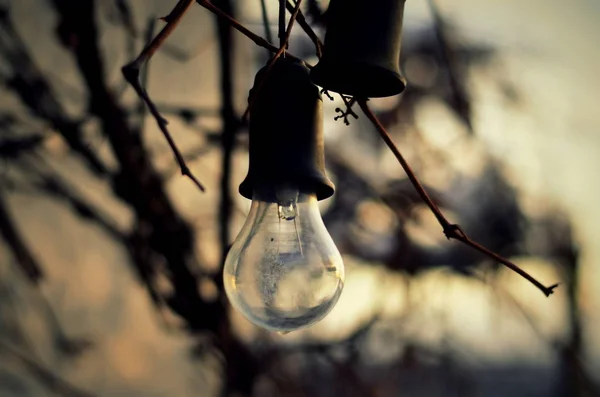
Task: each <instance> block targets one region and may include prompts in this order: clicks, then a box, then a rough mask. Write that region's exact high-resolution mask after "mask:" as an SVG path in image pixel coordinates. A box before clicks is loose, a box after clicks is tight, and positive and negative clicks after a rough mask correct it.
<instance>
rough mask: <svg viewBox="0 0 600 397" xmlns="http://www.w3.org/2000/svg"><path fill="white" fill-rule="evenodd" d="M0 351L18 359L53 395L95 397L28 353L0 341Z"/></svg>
mask: <svg viewBox="0 0 600 397" xmlns="http://www.w3.org/2000/svg"><path fill="white" fill-rule="evenodd" d="M0 349H2V350H4V351H5V352H7V353H8V354H10V355H11V356H13V357H15V358H16V359H18V360H19V361H20V362H21V363H22V364H23V365H24V366H25V368H27V370H28V371H29V372H30V373H31V374H32V375H33V376H34V377H35V378H36V379H37V380H38V381H39V382H40V383H41V384H42V385H44V386H45V387H46V388H48V389H49V390H50V391H52V392H53V393H56V394H59V395H62V396H66V397H93V396H94V395H93V394H90V393H88V392H86V391H83V390H80V389H79V388H77V387H76V386H73V385H72V384H70V383H69V382H67V381H65V380H63V379H61V378H60V377H59V376H58V375H56V374H54V372H52V371H51V370H50V369H49V368H47V367H45V366H44V365H43V364H42V363H40V362H38V361H37V360H35V359H33V358H31V357H29V355H27V354H26V353H24V352H22V351H21V350H19V349H17V348H16V347H14V346H12V345H11V344H10V343H8V342H5V341H3V340H1V339H0Z"/></svg>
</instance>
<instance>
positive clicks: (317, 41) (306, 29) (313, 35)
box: [269, 1, 323, 59]
mask: <svg viewBox="0 0 600 397" xmlns="http://www.w3.org/2000/svg"><path fill="white" fill-rule="evenodd" d="M286 7H287V9H288V11H289V12H294V9H295V6H294V5H293V4H292V3H291V2H290V1H288V2H287V3H286ZM296 21H298V24H299V25H300V26H301V27H302V30H304V32H306V34H307V35H308V37H309V38H310V39H311V41H312V42H313V43H314V45H315V52H316V54H317V58H319V59H321V57H322V56H323V43H322V42H321V40H320V39H319V36H317V34H316V33H315V31H314V30H313V29H312V28H311V27H310V25H309V23H308V21H307V20H306V18H305V17H304V14H303V13H302V10H300V9H298V15H297V16H296ZM269 41H270V40H269Z"/></svg>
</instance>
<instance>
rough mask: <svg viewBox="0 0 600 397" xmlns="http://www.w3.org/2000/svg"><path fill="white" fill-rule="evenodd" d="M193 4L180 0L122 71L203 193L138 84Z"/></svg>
mask: <svg viewBox="0 0 600 397" xmlns="http://www.w3.org/2000/svg"><path fill="white" fill-rule="evenodd" d="M193 2H194V0H180V1H179V2H178V3H177V5H176V6H175V8H174V9H173V11H171V13H170V14H169V15H167V16H166V17H163V18H161V19H162V20H164V21H165V22H167V25H166V26H165V27H164V28H163V29H162V30H161V31H160V33H159V34H158V36H156V37H155V38H154V40H152V42H151V43H150V44H149V45H147V46H146V47H145V48H144V50H143V51H142V52H141V54H140V55H139V56H138V57H137V58H136V59H135V60H134V61H133V62H131V63H129V64H127V65H125V66H123V68H122V71H123V76H125V79H126V80H127V81H128V82H129V84H131V86H132V87H133V88H134V89H135V91H136V92H137V94H138V96H139V97H140V98H142V100H143V101H144V102H145V103H146V105H147V106H148V109H149V110H150V113H151V114H152V116H154V119H155V120H156V123H157V124H158V127H159V128H160V130H161V132H162V133H163V135H164V137H165V139H166V140H167V142H168V143H169V146H170V147H171V150H172V151H173V155H174V156H175V159H176V160H177V163H178V164H179V167H180V168H181V174H182V175H184V176H187V177H188V178H190V179H191V180H192V181H193V182H194V183H195V184H196V186H198V188H199V189H200V190H201V191H204V186H203V185H202V184H201V183H200V181H199V180H198V179H197V178H196V177H195V176H194V174H193V173H192V171H191V170H190V168H189V167H188V166H187V164H186V163H185V160H184V159H183V156H182V155H181V153H180V152H179V149H178V148H177V145H176V144H175V141H174V140H173V138H172V137H171V134H170V133H169V130H168V129H167V120H166V119H165V118H164V117H162V116H161V114H160V112H159V111H158V109H157V108H156V106H155V105H154V103H153V102H152V100H151V99H150V96H148V94H147V93H146V90H144V88H143V87H142V85H141V84H140V80H139V75H140V69H141V68H142V66H144V65H145V64H146V63H148V61H149V60H150V58H152V55H154V53H155V52H156V50H157V49H158V48H159V47H160V46H161V44H162V43H163V42H164V41H165V40H166V39H167V37H169V35H170V34H171V33H172V32H173V30H174V29H175V27H176V26H177V24H178V23H179V22H180V21H181V18H182V17H183V15H184V14H185V13H186V11H187V10H189V8H190V6H191V5H192V3H193Z"/></svg>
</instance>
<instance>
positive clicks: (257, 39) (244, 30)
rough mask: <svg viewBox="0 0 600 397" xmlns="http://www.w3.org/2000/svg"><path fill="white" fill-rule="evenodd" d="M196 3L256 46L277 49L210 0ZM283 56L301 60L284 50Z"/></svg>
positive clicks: (201, 0) (200, 0)
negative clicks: (227, 23)
mask: <svg viewBox="0 0 600 397" xmlns="http://www.w3.org/2000/svg"><path fill="white" fill-rule="evenodd" d="M196 3H198V4H199V5H201V6H202V7H204V8H206V9H207V10H209V11H210V12H212V13H214V14H216V15H218V16H220V17H221V18H224V19H225V20H227V21H228V22H229V24H231V27H233V28H234V29H235V30H237V31H238V32H240V33H242V34H243V35H244V36H246V37H248V38H249V39H250V40H252V41H253V42H254V44H256V45H257V46H259V47H263V48H266V49H267V50H269V51H271V52H277V51H279V48H277V47H275V46H274V45H273V44H271V43H269V42H268V41H267V40H265V39H264V38H262V37H260V36H259V35H257V34H256V33H252V32H251V31H250V30H249V29H248V28H247V27H245V26H244V25H242V24H241V23H239V22H238V21H236V20H235V19H234V18H232V17H230V16H229V15H227V14H226V13H224V12H223V11H221V10H220V9H219V8H218V7H215V6H214V5H213V4H212V3H211V2H210V1H208V0H196ZM285 56H286V57H287V58H290V59H294V60H296V61H302V60H301V59H300V58H298V57H297V56H294V55H291V54H290V53H289V52H286V54H285ZM306 66H308V67H309V68H310V67H311V66H310V65H306Z"/></svg>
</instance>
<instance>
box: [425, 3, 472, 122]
mask: <svg viewBox="0 0 600 397" xmlns="http://www.w3.org/2000/svg"><path fill="white" fill-rule="evenodd" d="M428 4H429V9H430V10H431V14H432V16H433V28H434V31H435V35H436V37H437V40H438V44H439V48H440V51H441V53H442V61H443V63H444V66H445V67H444V68H443V70H445V71H446V72H447V73H448V76H449V80H450V89H451V91H452V99H451V104H452V107H453V108H454V110H455V111H456V113H457V114H458V116H459V117H460V118H461V120H462V121H463V122H464V123H465V124H466V126H467V128H468V131H469V132H471V133H472V132H473V124H472V123H471V103H470V100H469V96H468V94H467V89H466V88H465V82H464V78H463V74H462V73H461V70H460V65H459V63H458V62H457V60H456V52H455V51H454V49H453V48H452V47H451V45H450V41H449V40H448V37H447V36H448V35H447V33H446V30H445V22H444V20H443V18H442V16H441V14H440V12H439V9H438V6H437V4H436V0H428Z"/></svg>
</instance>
